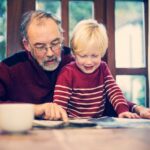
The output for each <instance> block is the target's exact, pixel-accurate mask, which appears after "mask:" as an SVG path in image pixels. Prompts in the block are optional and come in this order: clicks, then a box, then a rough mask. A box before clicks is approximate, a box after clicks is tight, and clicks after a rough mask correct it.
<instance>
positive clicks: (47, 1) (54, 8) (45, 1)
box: [36, 0, 61, 19]
mask: <svg viewBox="0 0 150 150" xmlns="http://www.w3.org/2000/svg"><path fill="white" fill-rule="evenodd" d="M60 5H61V2H60V0H36V10H44V11H46V12H50V13H52V14H53V15H55V16H57V17H58V18H59V19H60V18H61V7H60Z"/></svg>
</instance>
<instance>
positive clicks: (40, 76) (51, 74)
mask: <svg viewBox="0 0 150 150" xmlns="http://www.w3.org/2000/svg"><path fill="white" fill-rule="evenodd" d="M20 32H21V36H22V42H23V45H24V47H25V51H21V52H18V53H16V54H14V55H13V56H11V57H8V58H6V59H4V60H3V61H2V62H1V63H0V103H7V102H11V103H16V102H24V103H33V104H35V105H34V106H35V116H37V117H38V116H43V118H44V119H50V120H57V119H63V120H64V121H67V120H68V117H67V113H66V112H65V111H64V110H63V109H62V108H61V107H60V106H58V105H57V104H54V103H50V102H52V97H53V91H54V86H55V83H56V79H57V75H58V74H59V72H60V70H61V68H62V67H63V66H64V65H65V64H67V63H69V62H70V61H72V60H73V58H72V57H71V54H70V49H69V48H67V47H64V46H63V31H62V29H61V27H60V22H59V21H58V20H57V19H56V18H55V17H54V16H52V15H51V14H49V13H46V12H42V11H29V12H27V13H25V14H24V15H23V18H22V22H21V26H20ZM129 105H130V108H131V109H134V110H135V111H136V112H137V113H138V114H139V115H141V117H143V118H150V110H149V109H147V108H144V107H141V106H137V105H134V104H132V103H130V102H129ZM109 113H113V112H109ZM110 115H111V114H110Z"/></svg>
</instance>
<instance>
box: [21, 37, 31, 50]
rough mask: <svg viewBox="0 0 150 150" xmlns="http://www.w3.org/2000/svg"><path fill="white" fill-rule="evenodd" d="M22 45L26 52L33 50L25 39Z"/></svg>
mask: <svg viewBox="0 0 150 150" xmlns="http://www.w3.org/2000/svg"><path fill="white" fill-rule="evenodd" d="M22 43H23V46H24V48H25V50H27V51H29V52H30V51H31V48H30V45H29V43H28V41H27V40H26V39H23V40H22Z"/></svg>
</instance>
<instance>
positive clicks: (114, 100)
mask: <svg viewBox="0 0 150 150" xmlns="http://www.w3.org/2000/svg"><path fill="white" fill-rule="evenodd" d="M106 99H109V101H110V103H111V104H112V106H113V107H114V110H115V111H116V112H117V114H120V113H122V112H125V111H129V108H128V104H127V102H126V99H125V97H124V95H123V93H122V91H121V90H120V88H119V87H118V85H117V84H116V82H115V80H114V78H113V76H112V74H111V73H110V70H109V68H108V66H107V64H106V63H105V62H103V61H102V62H101V65H100V66H99V68H98V69H96V70H95V71H94V72H93V73H91V74H85V73H83V72H82V71H80V69H79V68H78V67H77V66H76V64H75V62H72V63H70V64H68V65H66V66H65V67H64V68H63V69H62V71H61V72H60V75H59V76H58V80H57V83H56V86H55V91H54V102H55V103H57V104H58V105H60V106H62V107H63V108H64V109H65V110H66V111H67V113H68V116H69V117H71V118H76V117H79V118H97V117H101V116H103V112H104V109H105V103H106Z"/></svg>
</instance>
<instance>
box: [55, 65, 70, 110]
mask: <svg viewBox="0 0 150 150" xmlns="http://www.w3.org/2000/svg"><path fill="white" fill-rule="evenodd" d="M71 84H72V73H71V71H70V69H69V67H67V66H65V67H64V68H63V69H62V71H61V72H60V74H59V76H58V78H57V82H56V85H55V90H54V97H53V99H54V103H57V104H58V105H60V106H62V107H63V108H64V109H65V110H66V109H67V107H68V101H69V99H70V96H71V93H72V88H71V87H72V86H71Z"/></svg>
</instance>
